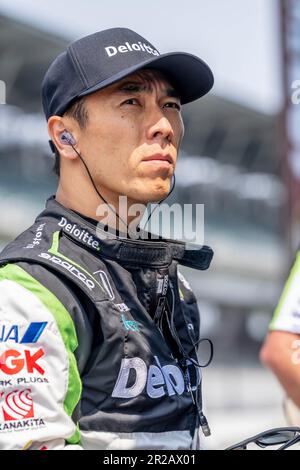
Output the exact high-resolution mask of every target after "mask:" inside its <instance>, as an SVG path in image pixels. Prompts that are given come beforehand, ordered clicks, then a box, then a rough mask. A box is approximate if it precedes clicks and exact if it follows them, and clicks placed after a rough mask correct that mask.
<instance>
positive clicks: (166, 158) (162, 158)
mask: <svg viewBox="0 0 300 470" xmlns="http://www.w3.org/2000/svg"><path fill="white" fill-rule="evenodd" d="M142 162H148V163H150V162H151V163H157V164H160V165H163V164H165V165H173V159H172V157H171V155H170V154H166V155H163V154H162V153H156V154H154V155H149V156H148V157H144V158H143V160H142Z"/></svg>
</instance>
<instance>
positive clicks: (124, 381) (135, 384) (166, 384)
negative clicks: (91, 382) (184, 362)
mask: <svg viewBox="0 0 300 470" xmlns="http://www.w3.org/2000/svg"><path fill="white" fill-rule="evenodd" d="M154 358H155V362H156V364H157V365H151V366H150V367H149V370H147V365H146V363H145V362H144V361H143V359H141V358H139V357H132V358H124V359H122V363H121V368H120V372H119V376H118V379H117V382H116V385H115V388H114V390H113V392H112V395H111V396H112V397H114V398H134V397H137V396H138V395H140V394H141V393H142V392H143V390H144V389H145V387H146V393H147V395H148V396H149V397H150V398H160V397H163V396H165V395H168V396H169V397H170V396H172V395H182V394H183V392H184V390H185V381H184V377H183V373H182V371H181V369H179V367H177V366H175V365H172V364H167V365H165V366H161V364H160V362H159V360H158V357H157V356H154Z"/></svg>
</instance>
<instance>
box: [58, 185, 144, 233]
mask: <svg viewBox="0 0 300 470" xmlns="http://www.w3.org/2000/svg"><path fill="white" fill-rule="evenodd" d="M94 192H95V191H94ZM103 197H104V198H105V199H106V201H107V202H108V204H109V206H110V207H108V205H107V204H105V203H104V201H102V200H101V199H100V197H99V196H98V195H97V193H96V192H95V194H88V196H85V195H83V194H82V191H80V190H78V191H74V189H73V188H72V189H68V188H65V187H63V186H62V185H61V184H59V186H58V189H57V192H56V195H55V199H56V200H57V201H58V202H59V203H60V204H62V205H63V206H64V207H67V208H68V209H71V210H73V211H75V212H77V213H79V214H81V215H83V216H84V217H87V218H89V219H93V220H94V221H95V222H101V223H102V224H104V225H108V226H109V227H110V228H112V229H114V230H118V231H120V232H125V233H127V227H128V225H129V224H131V223H133V222H134V223H133V225H134V224H136V225H137V224H138V220H137V218H136V217H135V216H132V215H130V216H128V212H129V210H130V207H131V206H132V205H133V204H136V201H130V200H128V199H126V208H125V209H126V211H124V208H123V210H122V208H121V209H120V204H119V201H120V200H119V195H108V194H104V191H103ZM123 198H124V196H123ZM123 201H124V199H123ZM116 213H117V214H119V217H118V216H117V215H116ZM140 218H141V217H140ZM140 218H139V220H140Z"/></svg>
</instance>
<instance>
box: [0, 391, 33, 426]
mask: <svg viewBox="0 0 300 470" xmlns="http://www.w3.org/2000/svg"><path fill="white" fill-rule="evenodd" d="M0 397H1V398H0V400H1V401H0V403H1V405H0V406H1V413H2V417H3V421H19V420H22V419H29V418H34V410H33V400H32V396H31V389H30V388H26V389H25V390H13V391H11V392H2V393H0Z"/></svg>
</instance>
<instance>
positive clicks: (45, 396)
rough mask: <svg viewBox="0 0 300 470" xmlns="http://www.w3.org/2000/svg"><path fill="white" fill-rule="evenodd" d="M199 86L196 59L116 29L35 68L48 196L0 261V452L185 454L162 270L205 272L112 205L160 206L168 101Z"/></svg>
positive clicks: (179, 333)
mask: <svg viewBox="0 0 300 470" xmlns="http://www.w3.org/2000/svg"><path fill="white" fill-rule="evenodd" d="M212 85H213V76H212V73H211V71H210V69H209V67H208V66H207V65H206V64H205V63H204V62H203V61H202V60H201V59H199V58H198V57H195V56H193V55H191V54H187V53H169V54H163V55H160V54H159V52H158V51H157V50H156V48H154V47H153V46H152V45H151V44H150V43H149V42H148V41H147V40H146V39H144V38H143V37H142V36H140V35H138V34H137V33H135V32H134V31H131V30H129V29H126V28H113V29H109V30H105V31H100V32H98V33H95V34H92V35H90V36H87V37H85V38H82V39H80V40H78V41H75V42H74V43H72V44H71V45H70V46H69V47H68V49H67V50H66V51H65V52H63V53H62V54H61V55H59V56H58V57H57V58H56V60H55V61H54V62H53V63H52V64H51V66H50V67H49V69H48V71H47V73H46V75H45V78H44V81H43V85H42V92H43V107H44V111H45V115H46V118H47V121H48V131H49V135H50V138H51V141H50V145H51V148H52V150H53V152H54V153H55V155H56V165H55V169H56V172H57V174H58V175H59V184H58V189H57V192H56V195H55V196H52V197H50V198H49V199H48V201H47V203H46V208H45V210H44V211H43V212H42V213H41V214H40V215H39V216H38V217H37V219H36V221H35V223H34V224H33V225H32V226H31V227H30V228H29V229H28V230H26V231H25V232H23V233H22V234H21V235H19V236H18V237H17V239H16V240H15V241H13V242H12V243H10V244H9V245H8V246H7V247H6V248H5V249H4V251H3V252H2V254H1V258H0V264H1V265H2V267H1V269H0V322H1V323H0V337H1V345H2V349H1V354H0V371H1V386H2V387H1V389H2V392H1V394H2V395H1V398H2V401H1V403H2V406H3V413H4V423H1V426H2V427H3V428H5V429H6V430H8V431H10V432H6V433H4V432H3V433H0V448H1V449H62V448H83V449H191V448H193V449H199V446H200V444H199V434H200V433H199V428H200V427H202V430H203V431H204V433H206V434H207V433H208V426H207V422H206V419H205V417H204V415H203V413H202V408H201V375H200V372H199V368H198V363H197V353H196V344H197V341H198V340H199V311H198V307H197V302H196V299H195V296H194V294H193V292H192V291H191V288H190V286H189V284H188V283H187V281H186V280H185V279H184V278H183V276H182V275H181V274H180V273H179V272H178V271H177V265H178V264H184V265H185V266H190V267H193V268H195V269H207V268H208V266H209V264H210V261H211V258H212V250H211V249H210V248H209V247H205V246H204V247H202V248H201V249H199V247H198V246H197V247H196V246H195V247H194V249H191V247H189V248H190V249H187V248H186V246H185V243H184V242H180V241H176V240H167V239H164V238H161V237H160V238H159V239H158V240H157V239H156V240H155V239H154V240H152V239H151V237H149V234H148V236H146V237H141V238H142V239H133V238H132V237H130V230H129V227H128V225H127V223H126V222H124V220H123V219H122V217H121V216H120V215H119V213H118V210H119V205H118V197H119V196H120V195H125V196H127V203H128V212H129V210H130V208H131V207H133V205H134V204H135V203H139V204H144V205H145V204H147V203H148V202H150V201H151V202H153V201H154V202H158V201H161V200H163V199H165V198H166V197H167V196H168V194H169V193H170V190H171V181H172V177H173V176H174V170H175V166H176V159H177V152H178V149H179V146H180V143H181V140H182V137H183V133H184V127H183V122H182V117H181V106H182V104H185V103H188V102H191V101H193V100H196V99H197V98H200V97H201V96H203V95H205V94H206V93H207V92H208V91H209V90H210V89H211V87H212ZM103 202H104V204H105V207H106V210H107V211H108V212H112V213H113V215H114V216H117V218H118V219H119V222H120V223H121V226H120V225H119V231H118V230H117V229H116V224H114V223H113V222H111V223H108V224H104V223H101V220H103V215H99V214H98V213H97V210H98V207H99V205H100V204H103ZM127 215H128V214H125V216H127ZM110 220H111V219H110ZM115 220H117V219H115ZM128 220H129V219H128ZM129 221H130V220H129ZM122 223H123V224H122ZM140 232H141V234H143V235H145V232H142V231H140ZM149 238H150V239H149ZM156 238H157V237H156ZM3 347H4V349H3ZM16 421H17V423H18V429H17V430H15V427H14V425H15V423H16Z"/></svg>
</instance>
